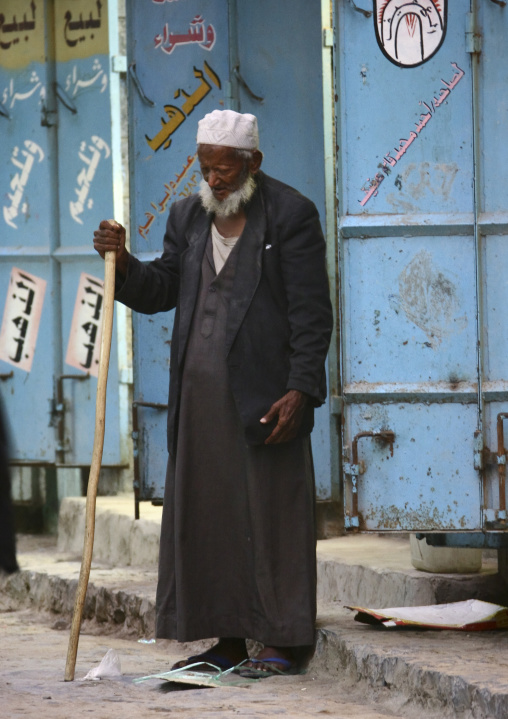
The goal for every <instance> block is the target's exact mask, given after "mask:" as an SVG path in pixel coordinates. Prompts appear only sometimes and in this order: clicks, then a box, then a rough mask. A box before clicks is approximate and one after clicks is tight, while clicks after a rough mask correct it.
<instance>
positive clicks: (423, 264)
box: [390, 250, 467, 350]
mask: <svg viewBox="0 0 508 719" xmlns="http://www.w3.org/2000/svg"><path fill="white" fill-rule="evenodd" d="M390 304H391V306H392V309H393V310H394V311H395V312H399V311H400V310H402V311H403V312H404V314H405V315H406V317H407V319H408V320H409V321H410V322H413V323H414V324H415V325H417V327H419V328H420V329H421V330H423V332H424V333H425V334H426V335H427V337H428V343H429V346H430V347H431V348H432V349H434V350H435V349H437V348H438V347H439V345H440V344H441V342H442V340H443V339H444V338H445V337H448V336H449V335H452V334H456V333H459V332H462V330H464V329H465V327H466V326H467V316H466V315H465V314H460V315H459V314H458V313H459V312H460V311H461V309H462V308H461V304H460V300H459V298H458V297H457V287H456V285H455V284H454V283H453V282H452V280H451V279H450V278H449V277H447V276H446V275H445V274H444V272H442V271H441V270H440V269H439V268H438V267H436V266H435V265H434V262H433V257H432V255H431V254H430V252H428V251H427V250H421V251H420V252H419V253H418V254H416V255H415V256H414V257H413V259H412V260H411V262H410V263H409V264H408V265H407V266H406V267H405V268H404V269H403V271H402V272H401V273H400V275H399V295H398V296H396V295H392V296H391V297H390Z"/></svg>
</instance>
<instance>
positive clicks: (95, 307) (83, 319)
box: [65, 272, 104, 377]
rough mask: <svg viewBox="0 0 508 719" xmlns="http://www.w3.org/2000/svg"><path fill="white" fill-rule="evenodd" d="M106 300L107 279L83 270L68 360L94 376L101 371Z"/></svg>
mask: <svg viewBox="0 0 508 719" xmlns="http://www.w3.org/2000/svg"><path fill="white" fill-rule="evenodd" d="M103 299H104V281H103V280H101V279H99V278H98V277H92V275H89V274H86V273H85V272H82V273H81V276H80V278H79V285H78V292H77V295H76V302H75V303H74V314H73V316H72V324H71V331H70V334H69V343H68V345H67V355H66V357H65V362H66V363H67V364H68V365H71V367H75V368H76V369H79V370H81V371H82V372H88V373H89V374H91V375H93V376H94V377H97V376H98V374H99V355H100V347H101V336H102V306H103Z"/></svg>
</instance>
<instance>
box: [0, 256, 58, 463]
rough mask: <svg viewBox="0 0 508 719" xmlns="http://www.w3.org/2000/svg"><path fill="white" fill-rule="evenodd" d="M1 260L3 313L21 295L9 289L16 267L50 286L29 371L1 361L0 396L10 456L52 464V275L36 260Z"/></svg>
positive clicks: (32, 461) (47, 286)
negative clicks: (10, 299)
mask: <svg viewBox="0 0 508 719" xmlns="http://www.w3.org/2000/svg"><path fill="white" fill-rule="evenodd" d="M2 259H5V261H2V262H0V288H1V295H0V303H1V305H0V306H2V308H3V309H4V310H5V307H6V305H7V294H8V293H12V292H16V293H17V292H19V288H12V287H11V286H10V277H11V271H12V269H13V267H17V268H19V269H20V270H22V272H23V273H27V274H28V275H30V276H34V277H37V278H39V279H41V280H44V281H45V282H46V283H47V284H46V289H45V294H44V303H43V306H42V313H41V318H40V325H39V331H38V334H37V342H36V346H35V352H34V354H33V361H32V365H31V368H30V371H25V370H23V369H19V368H18V367H17V363H16V362H14V361H10V362H8V361H4V360H0V376H1V378H2V381H0V392H1V393H2V399H3V400H4V404H5V408H6V413H7V417H8V420H9V425H10V429H11V436H12V452H11V456H12V457H13V458H15V459H16V460H18V461H21V462H31V463H40V464H49V463H52V462H53V461H54V429H53V427H52V426H50V422H51V409H52V399H53V377H52V373H51V368H52V356H53V348H52V345H53V336H54V326H53V316H52V312H51V303H50V297H49V293H50V287H51V275H50V272H49V268H48V265H47V263H46V262H40V261H38V260H37V259H34V258H33V257H29V256H28V257H19V256H17V257H14V258H13V257H10V256H7V257H4V258H2ZM9 356H12V355H11V354H9Z"/></svg>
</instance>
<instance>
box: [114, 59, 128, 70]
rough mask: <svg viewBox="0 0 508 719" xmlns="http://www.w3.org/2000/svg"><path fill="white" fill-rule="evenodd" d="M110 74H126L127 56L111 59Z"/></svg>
mask: <svg viewBox="0 0 508 719" xmlns="http://www.w3.org/2000/svg"><path fill="white" fill-rule="evenodd" d="M111 70H112V72H127V56H126V55H113V57H112V58H111Z"/></svg>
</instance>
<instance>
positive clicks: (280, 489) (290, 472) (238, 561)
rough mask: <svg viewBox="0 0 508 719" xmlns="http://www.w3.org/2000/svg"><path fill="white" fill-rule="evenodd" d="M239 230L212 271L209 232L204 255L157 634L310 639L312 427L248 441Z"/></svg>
mask: <svg viewBox="0 0 508 719" xmlns="http://www.w3.org/2000/svg"><path fill="white" fill-rule="evenodd" d="M241 241H242V238H240V240H239V241H238V243H237V245H236V246H235V248H234V249H233V251H232V252H231V254H230V256H229V258H228V260H227V262H226V264H225V265H224V267H223V268H222V270H221V271H220V273H219V274H218V275H216V274H215V269H214V265H213V256H212V248H211V241H209V242H208V246H207V250H206V252H205V256H204V259H203V263H202V274H201V285H200V291H199V296H198V301H197V306H196V310H195V313H194V318H193V324H192V329H191V334H190V338H189V344H188V348H187V352H186V358H185V366H184V372H183V381H182V395H181V403H180V410H179V420H178V427H179V430H178V442H177V451H176V458H172V457H170V459H169V462H168V470H167V477H166V489H165V496H164V510H163V517H162V530H161V544H160V560H159V583H158V588H157V632H156V633H157V637H164V638H169V639H178V640H179V641H194V640H197V639H203V638H207V637H245V638H252V639H256V640H258V641H260V642H263V643H264V644H267V645H270V646H274V645H275V646H299V645H309V644H312V643H313V642H314V621H315V614H316V599H315V597H316V555H315V528H314V474H313V467H312V455H311V449H310V438H309V437H305V438H303V439H298V440H293V441H292V442H289V443H286V444H281V445H274V446H266V445H254V446H253V445H247V444H246V441H245V435H244V430H243V427H242V426H241V423H240V419H239V415H238V412H237V409H236V407H235V403H234V400H233V396H232V394H231V390H230V387H229V381H228V369H227V365H226V354H225V329H226V319H227V312H228V305H229V298H230V295H231V290H232V286H233V281H234V275H235V266H236V261H237V254H238V253H237V250H238V247H239V243H240V242H241ZM266 321H267V322H269V321H270V318H269V317H267V318H266Z"/></svg>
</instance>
